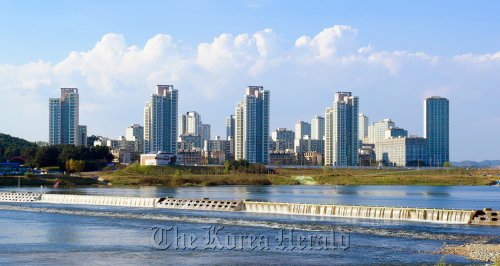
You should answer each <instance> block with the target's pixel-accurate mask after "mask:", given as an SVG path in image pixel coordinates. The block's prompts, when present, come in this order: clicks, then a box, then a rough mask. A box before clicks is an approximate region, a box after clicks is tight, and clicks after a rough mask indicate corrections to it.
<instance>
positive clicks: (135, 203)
mask: <svg viewBox="0 0 500 266" xmlns="http://www.w3.org/2000/svg"><path fill="white" fill-rule="evenodd" d="M158 200H159V198H139V197H108V196H90V195H64V194H43V195H42V197H41V199H40V202H47V203H69V204H91V205H111V206H127V207H154V206H155V204H156V203H157V202H158Z"/></svg>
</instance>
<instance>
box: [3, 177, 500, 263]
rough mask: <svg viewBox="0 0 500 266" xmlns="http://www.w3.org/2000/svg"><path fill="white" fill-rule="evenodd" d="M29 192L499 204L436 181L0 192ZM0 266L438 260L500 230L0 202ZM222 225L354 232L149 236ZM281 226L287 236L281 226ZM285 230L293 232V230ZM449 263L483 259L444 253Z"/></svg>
mask: <svg viewBox="0 0 500 266" xmlns="http://www.w3.org/2000/svg"><path fill="white" fill-rule="evenodd" d="M12 190H14V191H17V192H21V191H32V192H34V193H36V192H45V193H60V194H82V195H110V196H139V197H166V196H173V197H179V198H201V197H209V198H213V199H252V200H258V201H275V202H300V203H328V204H346V205H372V206H403V207H422V208H452V209H471V210H476V209H482V208H485V207H489V208H492V209H497V210H500V197H499V195H500V188H498V187H464V186H463V187H462V188H461V189H458V187H437V186H348V187H342V186H339V187H338V188H337V190H334V189H333V188H331V187H327V186H266V187H257V186H222V187H182V188H166V187H105V186H104V187H76V188H75V187H72V188H65V187H59V188H58V189H57V190H54V189H52V188H50V189H49V188H44V189H40V188H21V189H18V188H12V187H0V192H7V191H12ZM0 225H1V226H2V227H1V233H0V264H2V265H3V264H13V263H19V264H30V265H38V264H41V265H44V264H47V265H49V264H50V265H54V264H76V265H88V264H95V265H101V264H102V265H109V264H123V265H132V264H133V265H137V264H147V265H150V264H153V265H157V264H183V265H184V264H208V265H212V264H252V265H253V264H286V265H293V264H316V265H325V264H344V265H358V264H363V265H378V264H392V265H398V264H406V265H408V264H414V265H420V264H428V265H429V264H431V265H432V264H435V263H436V262H438V261H439V260H440V258H441V256H442V255H441V254H430V253H429V252H433V251H436V250H437V249H439V248H440V247H441V246H442V245H443V242H446V243H448V244H449V243H452V244H460V243H467V242H473V241H483V242H492V243H497V242H498V238H497V237H498V235H499V233H500V228H498V227H482V226H472V225H442V224H433V223H418V222H401V221H388V220H371V219H349V218H334V217H312V216H292V215H279V214H257V213H228V212H211V211H189V210H167V209H151V208H125V207H114V206H84V205H68V204H40V203H26V204H20V203H17V204H14V203H0ZM213 225H216V226H224V229H222V230H221V233H222V234H223V235H226V234H233V235H238V234H240V235H264V236H266V237H267V236H269V237H270V239H271V240H273V241H274V239H275V238H276V237H277V236H278V232H279V231H278V230H276V229H275V228H280V227H284V228H287V229H291V228H294V229H295V232H296V234H302V235H311V234H327V232H329V231H330V230H334V231H336V232H337V233H339V234H343V235H345V236H347V235H349V236H350V244H351V246H350V248H349V249H347V250H345V251H341V250H333V251H332V250H330V251H324V250H316V249H314V250H307V249H306V250H302V251H299V250H288V249H287V250H284V251H278V250H276V249H274V248H272V249H270V250H265V251H262V250H258V249H256V250H249V249H244V250H238V251H236V250H232V251H230V250H205V249H204V248H203V245H200V247H199V248H197V249H195V250H172V249H167V250H158V249H156V248H154V246H153V242H152V241H151V235H152V231H151V228H153V227H162V228H168V227H170V226H175V227H178V228H179V231H182V232H183V233H188V234H191V233H192V234H194V235H196V236H197V237H198V238H199V239H200V242H196V243H203V241H204V240H203V236H204V235H206V234H207V230H206V229H204V227H209V226H213ZM285 232H287V231H286V230H285ZM288 232H289V231H288ZM446 262H447V263H454V264H463V265H469V264H484V263H480V262H476V261H471V260H467V259H465V258H463V257H459V256H454V255H448V256H447V257H446Z"/></svg>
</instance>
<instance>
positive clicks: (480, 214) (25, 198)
mask: <svg viewBox="0 0 500 266" xmlns="http://www.w3.org/2000/svg"><path fill="white" fill-rule="evenodd" d="M0 202H39V203H55V204H87V205H110V206H124V207H143V208H165V209H183V210H206V211H237V212H255V213H276V214H289V215H313V216H330V217H347V218H368V219H387V220H399V221H415V222H437V223H447V224H476V225H495V226H500V221H499V219H498V218H499V216H500V211H492V210H491V209H489V208H485V209H483V210H479V211H475V210H452V209H426V208H404V207H380V206H352V205H333V204H303V203H273V202H257V201H251V200H214V199H208V198H202V199H179V198H172V197H166V198H141V197H109V196H91V195H64V194H34V193H29V192H28V193H15V192H9V193H0Z"/></svg>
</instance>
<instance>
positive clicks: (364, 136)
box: [358, 114, 368, 142]
mask: <svg viewBox="0 0 500 266" xmlns="http://www.w3.org/2000/svg"><path fill="white" fill-rule="evenodd" d="M358 139H359V140H360V141H362V142H363V141H364V142H367V141H368V116H366V115H364V114H358Z"/></svg>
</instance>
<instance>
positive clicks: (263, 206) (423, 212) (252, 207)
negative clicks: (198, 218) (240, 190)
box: [243, 201, 476, 224]
mask: <svg viewBox="0 0 500 266" xmlns="http://www.w3.org/2000/svg"><path fill="white" fill-rule="evenodd" d="M243 211H246V212H259V213H279V214H299V215H315V216H334V217H349V218H371V219H387V220H406V221H423V222H442V223H456V224H468V223H470V222H471V220H472V218H473V217H474V214H475V213H476V211H473V210H446V209H422V208H404V207H379V206H353V205H351V206H349V205H329V204H300V203H272V202H254V201H245V202H244V204H243Z"/></svg>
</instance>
